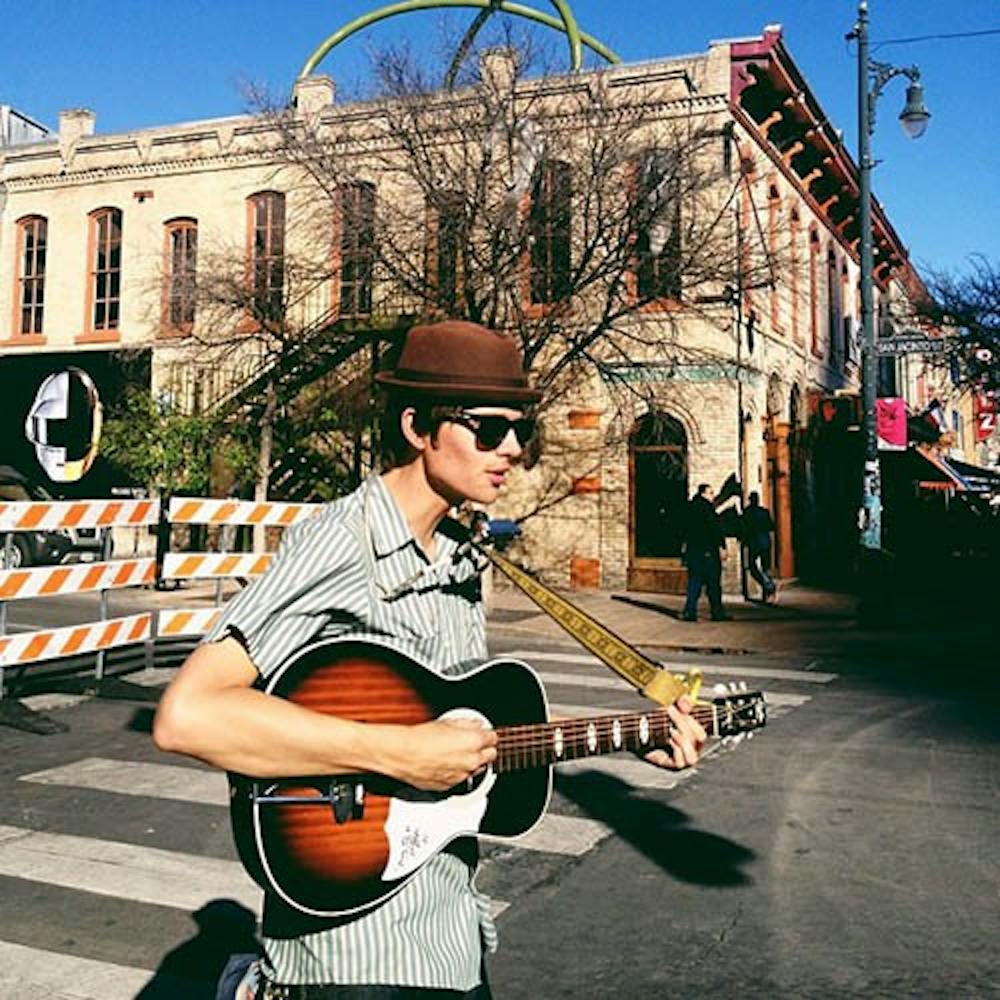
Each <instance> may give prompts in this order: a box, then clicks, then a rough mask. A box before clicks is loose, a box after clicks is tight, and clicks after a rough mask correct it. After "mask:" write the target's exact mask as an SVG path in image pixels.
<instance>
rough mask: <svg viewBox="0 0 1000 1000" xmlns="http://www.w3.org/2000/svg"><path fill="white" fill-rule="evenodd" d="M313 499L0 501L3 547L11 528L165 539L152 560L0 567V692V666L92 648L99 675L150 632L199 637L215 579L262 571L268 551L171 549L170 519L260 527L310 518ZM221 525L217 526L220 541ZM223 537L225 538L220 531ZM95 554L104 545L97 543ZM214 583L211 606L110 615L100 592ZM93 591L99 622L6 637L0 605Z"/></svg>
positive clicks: (213, 616)
mask: <svg viewBox="0 0 1000 1000" xmlns="http://www.w3.org/2000/svg"><path fill="white" fill-rule="evenodd" d="M321 507H322V505H321V504H303V503H277V502H258V501H248V500H214V499H209V498H204V497H175V498H174V499H172V500H171V501H170V503H169V505H168V508H167V509H166V510H162V509H161V505H160V502H159V501H158V500H79V501H53V502H50V503H38V502H20V501H18V502H14V503H0V544H4V545H7V546H8V551H9V545H10V536H11V535H12V534H14V533H17V532H28V531H35V532H41V531H58V530H60V529H68V528H98V529H102V530H104V531H110V530H111V529H113V528H141V527H147V526H151V525H157V526H158V527H159V529H160V531H161V538H162V540H163V541H164V542H166V544H165V545H162V546H161V548H160V552H159V556H158V558H153V557H141V558H138V557H136V558H125V559H104V560H101V561H99V562H89V563H68V564H59V565H55V566H39V567H30V568H23V569H4V570H0V699H3V697H4V694H5V677H4V669H5V668H11V667H13V668H17V669H18V670H23V669H24V668H26V667H28V666H30V665H31V664H34V663H40V662H43V661H46V660H53V659H58V658H61V657H68V656H76V655H80V654H84V653H94V654H95V655H96V661H95V677H96V680H97V681H98V682H100V681H101V680H102V678H103V673H104V655H105V653H106V652H107V650H109V649H112V648H115V647H118V646H125V645H131V644H134V643H146V644H147V659H149V658H150V656H151V649H152V643H154V642H155V641H156V639H157V638H181V637H192V636H193V637H197V636H201V635H204V633H205V632H206V631H208V629H209V628H211V627H212V625H213V624H214V623H215V621H217V620H218V617H219V615H220V613H221V611H220V607H221V604H222V603H223V593H222V584H223V582H224V581H225V580H227V579H232V580H239V581H240V582H241V583H245V582H246V581H247V580H251V579H254V578H256V577H258V576H260V575H261V574H262V573H264V572H265V571H266V570H267V568H268V567H269V566H270V564H271V562H272V560H273V558H274V556H273V553H244V552H171V551H169V548H170V544H169V543H170V540H171V538H172V529H173V527H174V526H175V525H190V524H204V525H214V526H220V527H223V528H226V527H232V528H235V527H238V526H240V525H264V526H267V527H269V528H287V527H288V526H290V525H292V524H296V523H298V522H299V521H302V520H304V519H306V518H308V517H312V516H313V515H314V514H315V513H316V512H317V511H318V510H319V509H321ZM226 537H227V533H226V532H220V534H219V544H220V545H223V544H224V542H225V539H226ZM229 537H231V535H230V536H229ZM104 551H105V554H107V553H108V552H109V551H110V549H109V547H108V546H107V545H106V546H105V548H104ZM181 580H214V581H215V582H216V594H215V607H209V608H161V609H158V610H155V611H149V612H144V613H142V614H135V615H129V616H126V617H119V618H111V617H109V615H108V602H107V598H108V593H109V591H112V590H117V589H120V588H124V587H142V586H151V585H153V584H159V583H160V582H162V581H181ZM84 593H98V594H100V597H101V617H100V620H99V621H96V622H89V623H85V624H81V625H74V626H68V627H65V628H56V629H43V630H37V631H31V632H25V633H18V634H15V635H9V634H7V631H8V630H7V603H8V602H10V601H18V600H24V599H28V598H44V597H50V596H53V595H67V594H84Z"/></svg>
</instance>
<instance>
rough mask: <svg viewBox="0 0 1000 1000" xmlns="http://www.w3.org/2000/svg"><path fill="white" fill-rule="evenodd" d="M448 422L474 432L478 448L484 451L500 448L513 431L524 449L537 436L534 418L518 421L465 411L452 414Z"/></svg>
mask: <svg viewBox="0 0 1000 1000" xmlns="http://www.w3.org/2000/svg"><path fill="white" fill-rule="evenodd" d="M448 420H450V421H451V422H452V423H456V424H460V425H461V426H462V427H465V428H468V430H470V431H472V433H473V434H475V435H476V447H477V448H480V449H481V450H483V451H493V450H494V449H495V448H499V447H500V445H501V444H502V443H503V441H504V438H506V437H507V435H508V434H509V433H510V432H511V430H513V431H514V437H516V438H517V443H518V444H519V445H520V446H521V447H522V448H523V447H524V446H525V445H526V444H527V443H528V442H529V441H530V440H531V439H532V438H533V437H534V436H535V418H534V417H518V418H517V419H516V420H511V419H509V418H508V417H501V416H494V415H493V414H489V415H486V414H479V413H466V412H465V411H464V410H459V411H458V412H457V413H453V414H451V416H449V417H448Z"/></svg>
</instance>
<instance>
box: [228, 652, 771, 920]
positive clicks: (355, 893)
mask: <svg viewBox="0 0 1000 1000" xmlns="http://www.w3.org/2000/svg"><path fill="white" fill-rule="evenodd" d="M264 690H265V691H267V692H268V693H270V694H272V695H276V696H277V697H281V698H287V699H288V700H289V701H292V702H295V703H296V704H298V705H302V706H303V707H305V708H309V709H312V710H313V711H317V712H323V713H327V714H329V715H336V716H340V717H341V718H345V719H352V720H355V721H358V722H367V723H391V724H402V725H417V724H419V723H422V722H428V721H430V720H432V719H435V718H445V719H447V718H473V719H478V720H481V721H482V723H483V724H484V725H488V726H490V727H492V728H494V729H496V730H497V736H498V744H497V758H496V760H495V762H494V763H493V764H492V765H491V766H490V767H489V768H488V769H487V770H486V771H485V772H484V773H483V774H482V775H479V776H477V778H476V779H473V780H472V781H470V782H469V783H467V784H463V785H462V786H460V787H458V788H454V789H451V790H450V791H448V792H443V793H439V792H425V791H421V790H418V789H416V788H413V787H411V786H408V785H406V784H403V783H401V782H398V781H394V780H392V779H390V778H387V777H385V776H382V775H377V774H358V775H346V774H338V775H331V776H327V777H322V778H317V777H308V778H294V777H289V778H282V779H280V780H276V779H273V778H267V779H255V778H249V777H246V776H243V775H237V774H230V776H229V778H230V793H231V810H230V811H231V818H232V824H233V832H234V835H235V839H236V845H237V849H238V850H239V853H240V857H241V859H242V861H243V864H244V866H245V867H246V868H247V871H248V872H249V873H250V875H251V877H252V878H253V879H254V880H255V881H256V882H257V883H258V884H259V885H260V886H261V887H262V888H263V889H265V890H267V891H269V892H272V893H275V894H276V895H277V896H278V897H280V898H281V899H282V900H284V901H285V903H287V904H288V905H290V906H291V907H293V908H294V909H296V910H298V911H300V912H302V913H306V914H309V915H311V916H317V917H341V916H346V915H348V914H357V913H360V912H363V911H365V910H368V909H371V908H373V907H375V906H377V905H378V904H379V903H381V902H383V901H384V900H385V899H387V898H388V897H389V896H391V895H393V894H394V893H395V892H398V891H399V890H400V889H401V888H402V887H403V886H404V885H405V884H406V882H407V881H408V880H409V879H411V878H412V877H413V876H414V875H415V874H416V873H417V872H418V871H419V870H420V868H421V867H422V866H423V865H424V864H426V863H427V861H429V860H430V859H431V858H432V857H434V856H435V855H436V854H437V853H438V852H439V851H441V850H442V849H443V848H445V847H446V846H447V845H448V844H449V843H450V842H451V841H453V840H454V839H455V838H457V837H461V836H466V835H475V834H478V833H482V834H487V835H490V836H496V837H516V836H518V835H520V834H524V833H527V832H528V831H529V830H531V828H532V827H534V826H535V825H536V824H537V823H538V822H539V820H540V819H541V818H542V816H543V814H544V813H545V809H546V806H547V805H548V801H549V796H550V794H551V790H552V768H551V765H552V764H557V763H559V762H561V761H568V760H578V759H580V758H586V757H596V756H598V755H601V754H608V753H614V752H617V751H623V750H632V751H645V750H651V749H653V748H654V747H658V746H664V745H666V744H667V743H668V741H669V737H670V728H671V723H670V718H669V716H668V715H667V711H666V709H664V708H660V707H656V708H650V709H649V710H647V711H642V712H627V713H622V714H613V715H601V716H596V717H593V718H575V719H563V720H559V721H552V722H549V721H547V720H548V706H547V702H546V698H545V691H544V689H543V687H542V684H541V682H540V680H539V679H538V677H537V676H536V674H535V672H534V671H533V670H532V669H531V668H530V667H528V666H527V665H526V664H524V663H521V662H520V661H518V660H512V659H496V660H492V661H490V662H488V663H485V664H483V665H482V666H480V667H478V668H477V669H475V670H473V671H472V672H471V673H468V674H465V675H463V676H462V677H456V678H451V677H442V676H441V675H439V674H436V673H434V672H432V671H431V670H429V669H428V668H426V667H424V666H423V665H421V664H419V663H417V662H416V661H415V660H412V659H410V658H409V657H407V656H405V655H403V654H402V653H399V652H397V651H395V650H393V649H390V648H389V647H387V646H382V645H379V644H376V643H372V642H367V641H359V640H356V639H355V640H351V639H329V640H322V641H319V642H316V643H313V644H312V645H309V646H306V647H304V648H303V649H302V650H300V651H299V652H298V653H296V654H294V655H293V656H292V657H291V658H290V659H289V660H288V661H287V662H286V663H285V664H283V665H282V666H281V667H280V668H279V669H278V670H277V671H276V672H275V673H274V674H273V675H272V676H271V677H269V678H268V680H267V682H266V684H265V685H264ZM693 714H694V715H695V716H696V717H697V718H698V719H699V720H700V721H701V723H702V725H704V726H705V729H706V730H707V731H708V733H709V735H710V736H715V737H729V736H738V735H740V734H742V733H746V732H749V731H751V730H753V729H757V728H758V727H760V726H763V725H764V722H765V719H766V706H765V702H764V698H763V696H762V695H761V694H760V693H759V692H750V691H740V692H734V693H730V694H726V695H722V696H718V697H714V698H712V700H711V701H708V702H699V703H698V704H697V705H696V707H695V709H694V710H693Z"/></svg>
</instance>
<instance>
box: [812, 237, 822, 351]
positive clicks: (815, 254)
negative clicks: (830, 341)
mask: <svg viewBox="0 0 1000 1000" xmlns="http://www.w3.org/2000/svg"><path fill="white" fill-rule="evenodd" d="M819 254H820V246H819V233H818V232H817V231H816V229H815V228H812V229H810V231H809V346H810V348H811V350H812V352H813V354H815V355H816V357H818V358H821V357H823V345H822V344H821V343H820V339H819V330H820V321H819V309H820V278H819V267H820V264H819Z"/></svg>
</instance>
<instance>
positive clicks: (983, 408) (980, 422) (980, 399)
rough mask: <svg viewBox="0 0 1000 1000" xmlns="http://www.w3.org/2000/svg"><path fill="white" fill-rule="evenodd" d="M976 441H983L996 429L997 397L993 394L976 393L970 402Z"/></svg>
mask: <svg viewBox="0 0 1000 1000" xmlns="http://www.w3.org/2000/svg"><path fill="white" fill-rule="evenodd" d="M972 418H973V420H975V422H976V440H977V441H985V440H986V439H987V438H989V437H992V435H993V432H994V431H995V430H996V429H997V397H996V393H994V392H977V393H976V395H975V397H974V398H973V401H972Z"/></svg>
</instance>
